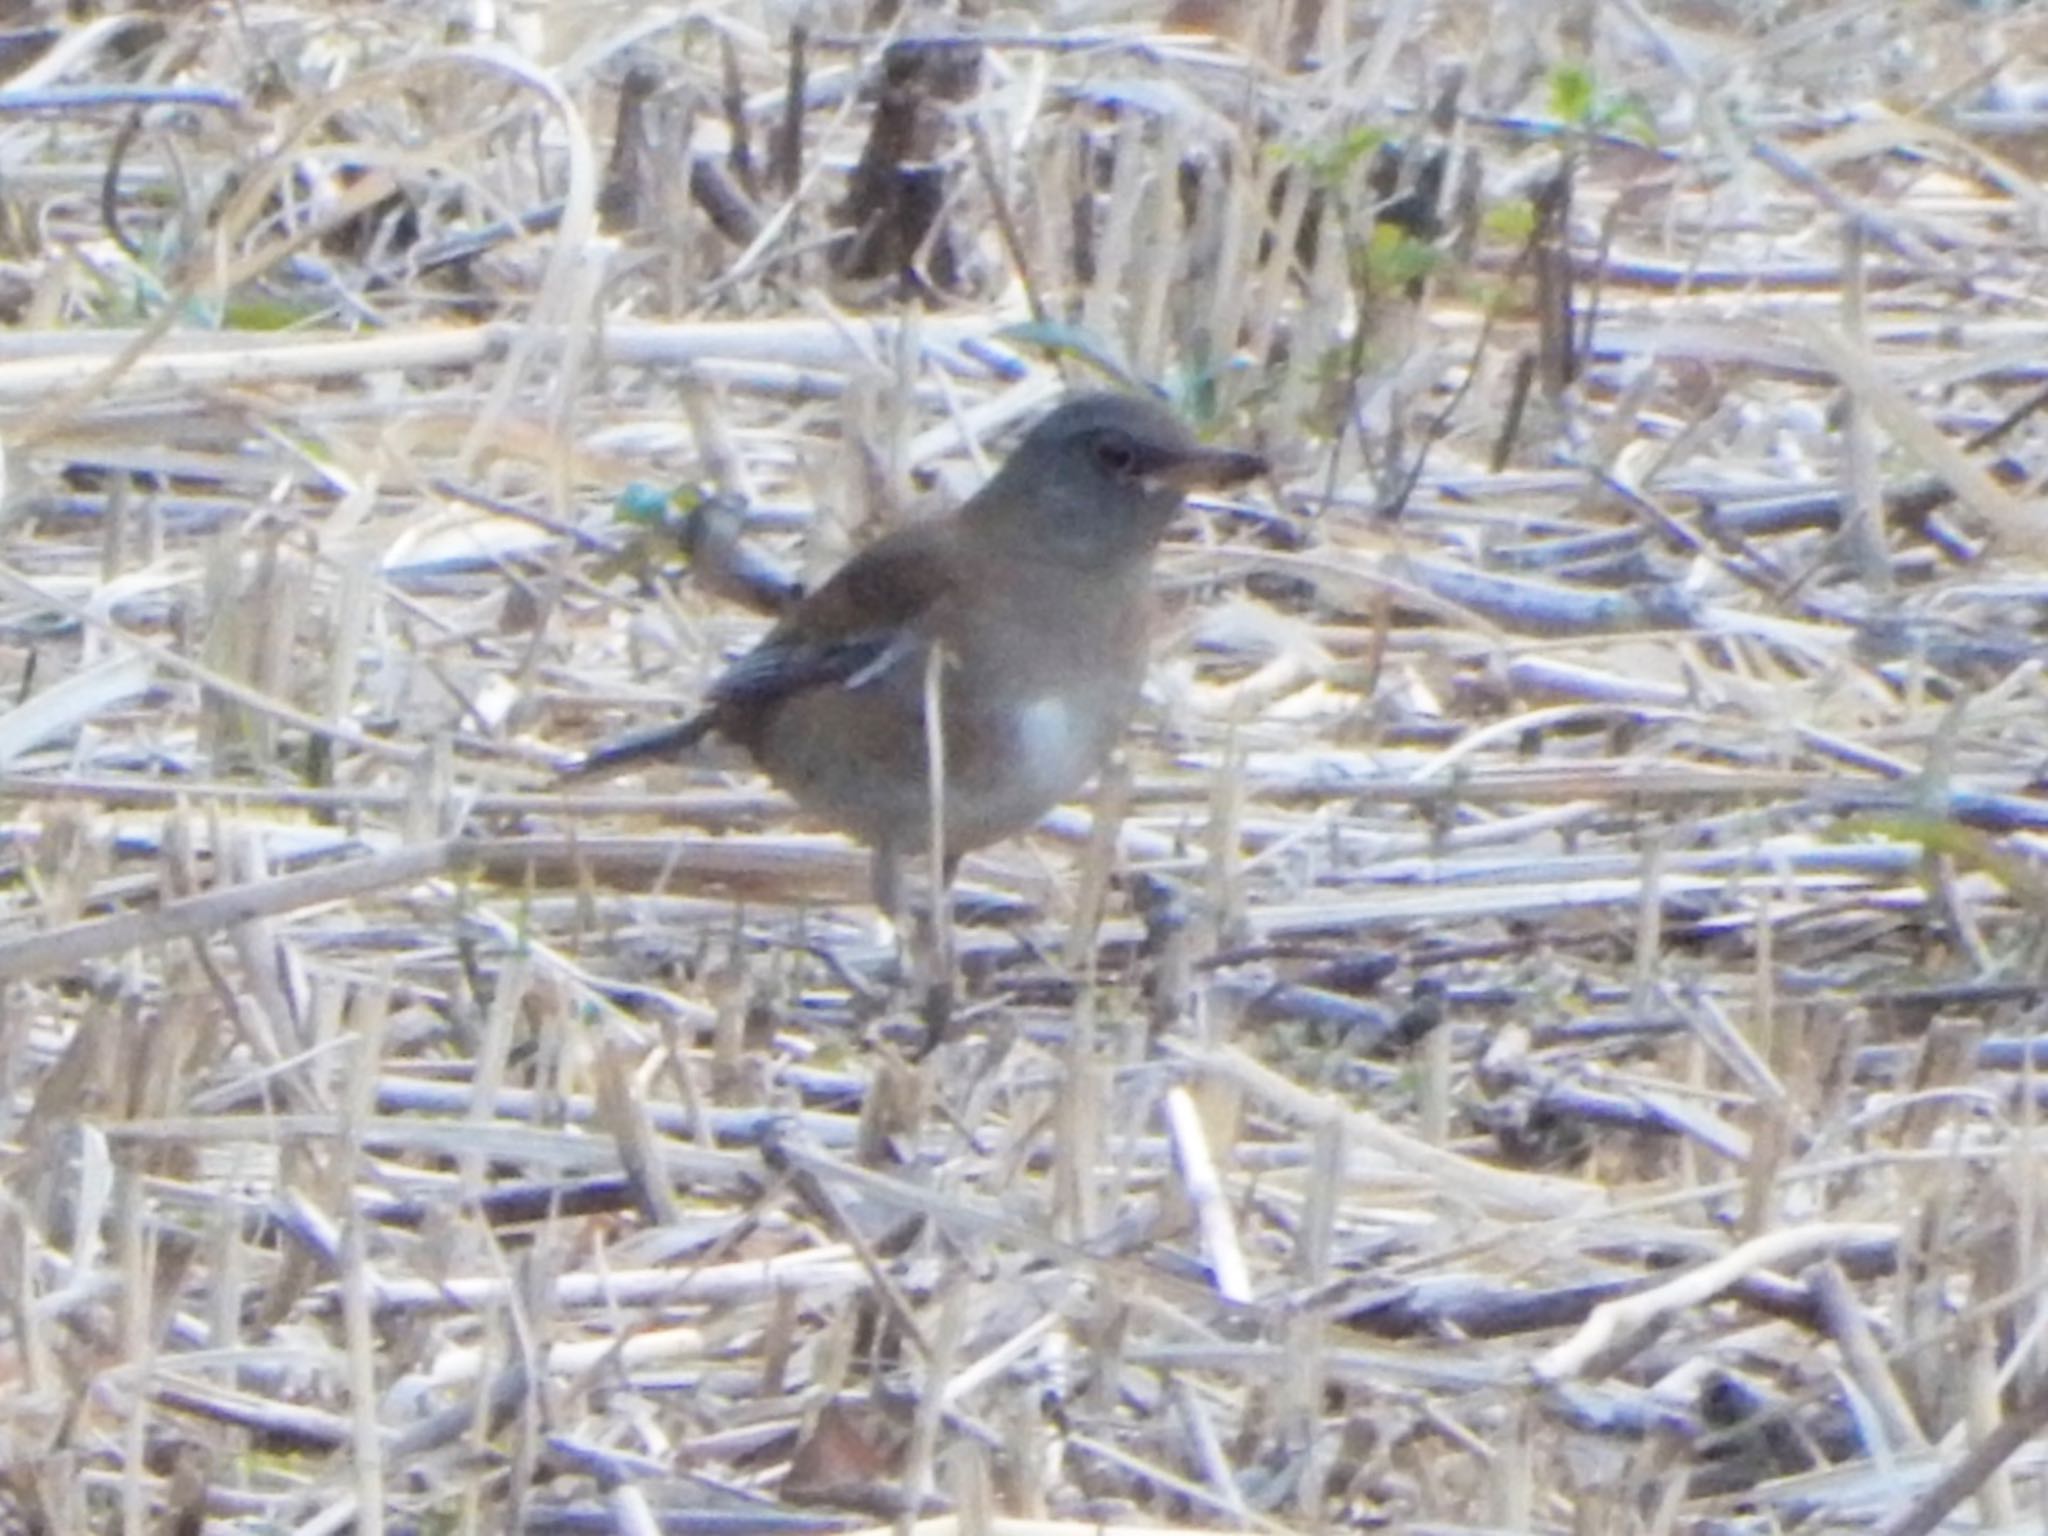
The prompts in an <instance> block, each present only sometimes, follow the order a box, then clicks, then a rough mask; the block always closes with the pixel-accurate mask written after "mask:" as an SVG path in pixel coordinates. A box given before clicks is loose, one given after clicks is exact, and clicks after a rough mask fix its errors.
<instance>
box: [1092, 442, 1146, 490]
mask: <svg viewBox="0 0 2048 1536" xmlns="http://www.w3.org/2000/svg"><path fill="white" fill-rule="evenodd" d="M1095 462H1096V464H1097V465H1098V466H1100V467H1101V468H1102V469H1103V470H1105V471H1107V472H1108V473H1109V474H1112V475H1114V476H1116V477H1117V479H1119V480H1127V479H1129V478H1130V477H1131V476H1132V475H1134V474H1136V473H1137V472H1138V445H1137V444H1135V443H1133V442H1132V441H1131V440H1130V439H1129V438H1127V437H1121V436H1116V437H1099V438H1097V439H1096V440H1095Z"/></svg>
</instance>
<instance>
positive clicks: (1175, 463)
mask: <svg viewBox="0 0 2048 1536" xmlns="http://www.w3.org/2000/svg"><path fill="white" fill-rule="evenodd" d="M1266 468H1267V464H1266V461H1265V460H1264V459H1263V458H1261V457H1260V456H1259V455H1257V454H1254V453H1248V452H1243V451H1239V450H1236V449H1231V448H1217V447H1211V446H1208V445H1206V444H1204V443H1203V442H1202V441H1200V440H1199V439H1198V438H1197V437H1196V436H1195V435H1194V433H1193V432H1192V431H1191V430H1190V429H1189V428H1188V427H1187V426H1186V425H1185V424H1184V423H1183V422H1182V420H1181V419H1180V418H1179V417H1178V416H1177V415H1175V414H1174V413H1173V412H1172V411H1171V410H1170V409H1168V408H1167V406H1166V405H1164V404H1163V403H1162V402H1160V401H1158V400H1156V399H1154V398H1151V397H1149V396H1146V395H1141V394H1134V393H1124V392H1117V391H1090V392H1084V393H1076V394H1070V395H1069V396H1067V397H1066V398H1064V399H1063V400H1062V401H1061V402H1060V403H1059V404H1057V405H1056V406H1055V407H1054V408H1053V409H1052V410H1051V411H1050V412H1048V413H1047V414H1046V415H1045V416H1044V417H1042V418H1041V419H1040V420H1039V421H1038V422H1037V424H1036V425H1034V426H1033V427H1031V429H1030V430H1029V431H1028V432H1026V433H1025V435H1024V437H1023V438H1022V439H1021V441H1019V442H1018V444H1017V446H1016V448H1015V449H1014V451H1012V453H1011V454H1010V456H1009V457H1008V459H1007V460H1006V461H1005V462H1004V463H1003V465H1002V466H1001V468H1000V469H999V470H998V471H997V472H996V474H995V475H994V477H993V478H991V479H990V480H989V481H988V483H987V484H986V485H984V486H983V487H982V488H981V490H980V491H978V492H977V493H976V494H974V495H973V496H971V497H969V498H968V499H967V500H966V501H965V502H963V503H962V504H961V505H960V506H959V507H958V508H957V509H956V510H954V511H953V512H952V513H950V514H949V515H946V516H942V517H939V518H935V519H931V520H928V521H926V522H922V523H918V524H913V525H911V526H908V527H904V528H900V529H897V530H896V531H894V532H892V533H889V534H887V535H885V536H884V537H882V538H881V539H879V540H877V541H876V542H875V543H873V544H871V545H869V546H867V547H866V548H865V549H863V550H861V551H859V552H858V553H857V554H855V555H854V556H853V557H852V558H851V559H850V560H848V561H847V562H846V564H844V565H843V566H841V567H840V568H839V569H838V570H837V571H836V572H835V573H834V574H833V575H832V576H831V577H830V578H828V579H827V580H826V581H825V582H824V583H823V584H822V585H821V586H819V587H818V588H817V589H816V590H814V591H812V592H810V593H808V594H807V595H805V596H803V597H801V598H799V599H798V600H796V601H795V602H794V603H793V604H792V605H791V606H790V607H789V608H788V609H787V611H786V612H784V614H783V615H782V617H781V618H780V619H779V621H778V622H777V623H776V624H775V625H774V626H773V627H772V628H771V629H770V630H769V631H768V633H767V635H766V637H765V638H763V639H762V640H761V641H760V642H759V643H758V644H757V645H756V646H755V647H754V648H753V649H752V650H751V651H749V652H747V653H745V654H744V655H742V656H740V657H739V658H738V659H737V660H736V661H734V662H732V663H731V664H730V665H729V666H728V667H727V669H726V670H725V671H724V672H723V673H722V674H721V675H720V676H719V677H718V678H717V679H716V681H714V682H713V683H712V685H711V687H710V689H709V691H708V693H707V695H706V697H705V699H704V702H703V705H702V707H701V708H700V709H699V710H698V711H697V712H696V713H695V714H693V715H691V716H689V717H688V718H686V719H683V720H681V721H679V722H676V723H673V724H667V725H663V726H658V727H655V728H653V729H650V730H644V731H641V732H639V733H636V734H634V735H630V736H627V737H624V738H621V739H620V740H618V741H615V742H613V743H611V744H609V745H601V746H599V747H597V748H596V749H594V750H593V751H591V752H590V753H589V754H587V755H586V756H585V757H584V758H583V759H582V760H581V761H580V763H577V764H576V765H574V766H573V767H572V769H571V770H570V771H571V775H572V776H573V777H577V778H582V777H585V776H589V775H595V774H608V773H611V772H613V771H616V770H618V769H621V768H624V767H628V766H631V765H633V764H637V763H642V762H645V761H647V760H649V759H666V758H673V757H677V756H680V755H683V754H686V753H688V752H689V751H691V750H692V749H693V748H695V747H697V746H698V744H699V743H700V742H702V741H703V740H704V739H705V738H706V737H708V736H711V735H713V734H716V735H719V736H722V737H724V738H726V739H728V740H730V741H732V742H735V743H737V744H738V745H739V746H741V747H742V748H744V749H745V750H746V751H747V752H748V753H749V754H750V755H751V756H752V758H753V759H754V761H755V762H756V763H757V764H758V765H759V767H760V768H761V769H762V770H763V771H764V772H765V773H766V774H767V776H768V777H769V779H770V780H771V781H773V782H774V783H775V784H776V785H777V786H778V787H779V788H781V789H782V790H783V791H784V792H785V793H787V794H788V795H789V796H790V797H791V798H792V799H793V800H795V801H796V803H797V805H798V806H799V807H800V808H801V809H802V810H804V811H805V812H807V813H809V814H810V815H812V816H813V817H815V818H817V819H818V820H821V821H823V822H825V823H826V824H828V825H830V826H832V827H834V828H836V829H838V830H839V831H842V832H844V833H847V834H848V835H850V836H851V837H853V838H854V839H856V840H857V841H859V842H861V843H863V844H865V845H866V846H867V847H868V848H869V849H870V850H871V856H872V876H873V878H872V888H873V895H874V900H875V903H876V905H877V906H878V907H879V908H881V910H882V911H883V912H884V913H885V914H889V915H892V916H893V915H895V913H896V912H897V910H898V908H899V905H900V900H901V887H900V878H901V877H900V868H901V865H902V862H903V861H904V860H905V859H907V858H910V857H916V856H923V855H925V854H928V853H930V852H931V851H932V850H931V846H930V845H931V843H932V841H933V838H932V833H933V831H934V829H935V827H936V828H937V829H938V830H939V840H940V842H941V844H942V847H941V848H940V850H939V854H940V869H941V874H940V878H941V881H942V885H943V886H946V887H950V885H951V882H952V877H953V873H954V871H955V869H956V867H957V865H958V862H959V860H960V857H961V856H962V855H963V854H966V853H970V852H972V851H974V850H975V849H977V848H981V847H985V846H987V845H988V844H991V843H995V842H1000V841H1002V840H1003V839H1005V838H1008V837H1011V836H1013V835H1015V834H1017V833H1020V832H1023V831H1025V830H1027V829H1028V828H1029V827H1031V826H1032V825H1033V824H1034V823H1036V822H1037V821H1039V820H1040V819H1041V818H1042V817H1044V815H1045V814H1046V812H1048V811H1049V810H1051V809H1052V808H1053V807H1054V806H1055V805H1058V804H1059V803H1060V802H1061V801H1063V800H1066V799H1068V798H1070V797H1072V796H1073V795H1074V794H1075V793H1076V792H1077V791H1078V790H1080V789H1081V788H1082V787H1083V786H1084V785H1085V784H1086V783H1087V782H1088V781H1089V780H1090V779H1091V778H1093V777H1094V776H1095V774H1096V773H1097V772H1098V771H1100V769H1101V768H1102V766H1103V765H1104V763H1105V762H1107V761H1108V759H1109V758H1110V756H1111V754H1112V753H1113V752H1114V751H1115V749H1116V747H1117V746H1118V744H1119V743H1120V742H1121V741H1122V739H1123V736H1124V733H1125V731H1126V729H1127V727H1128V726H1129V724H1130V721H1131V717H1132V715H1133V714H1134V713H1135V711H1136V709H1137V705H1138V701H1139V695H1140V692H1141V690H1142V688H1143V685H1144V680H1145V674H1146V669H1147V666H1148V663H1149V660H1150V644H1149V634H1150V621H1151V614H1152V607H1153V593H1152V569H1153V559H1154V555H1155V552H1156V551H1157V549H1158V546H1159V543H1160V540H1161V539H1162V538H1163V537H1164V535H1165V533H1166V531H1167V528H1168V526H1169V525H1170V524H1171V523H1172V522H1173V520H1174V518H1175V517H1176V515H1177V514H1178V513H1179V512H1180V510H1181V508H1182V506H1183V504H1184V499H1185V496H1186V493H1187V492H1188V491H1189V490H1191V489H1194V488H1197V487H1215V488H1222V487H1228V486H1232V485H1236V484H1239V483H1241V482H1243V481H1246V480H1249V479H1252V478H1254V477H1256V476H1258V475H1260V474H1262V473H1264V472H1265V471H1266ZM935 651H936V668H935V667H934V661H935V657H934V652H935ZM934 670H935V671H936V677H935V679H934V675H933V674H934ZM934 680H935V681H936V684H937V699H938V711H937V712H938V715H939V718H940V720H941V722H942V728H941V731H940V733H939V743H938V745H939V747H940V751H939V754H938V756H939V758H940V761H941V762H942V763H943V770H942V771H943V792H942V794H941V796H940V797H939V799H940V803H941V805H942V807H943V810H942V816H940V817H935V815H934V811H933V797H932V793H931V788H930V779H931V776H930V773H929V769H930V767H931V765H932V757H933V753H932V744H931V743H929V742H928V741H927V739H926V734H925V717H926V702H927V697H928V692H929V690H930V687H931V684H932V683H933V681H934Z"/></svg>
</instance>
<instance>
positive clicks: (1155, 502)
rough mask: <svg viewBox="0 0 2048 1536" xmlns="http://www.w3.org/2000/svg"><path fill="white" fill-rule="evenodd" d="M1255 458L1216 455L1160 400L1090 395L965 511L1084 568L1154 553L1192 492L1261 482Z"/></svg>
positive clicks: (1045, 423) (974, 521) (1036, 437)
mask: <svg viewBox="0 0 2048 1536" xmlns="http://www.w3.org/2000/svg"><path fill="white" fill-rule="evenodd" d="M1265 468H1266V461H1265V460H1264V459H1262V458H1260V457H1259V456H1258V455H1257V454H1255V453H1240V452H1238V451H1236V450H1234V449H1228V448H1211V447H1209V446H1208V445H1207V444H1205V443H1202V442H1200V441H1199V440H1197V439H1196V437H1195V435H1194V434H1193V433H1192V432H1190V431H1189V430H1188V429H1187V427H1186V425H1185V424H1184V423H1183V422H1182V421H1181V419H1180V418H1179V417H1178V416H1176V415H1174V413H1173V412H1172V411H1170V410H1168V409H1167V408H1166V407H1165V406H1164V405H1162V404H1160V403H1159V402H1158V401H1155V400H1150V399H1146V398H1144V397H1143V396H1139V395H1125V394H1110V393H1098V394H1084V395H1075V396H1072V397H1070V398H1069V399H1067V400H1066V401H1064V402H1063V403H1062V404H1060V405H1059V406H1057V407H1055V408H1054V409H1053V411H1052V412H1051V413H1050V414H1048V415H1047V416H1046V417H1045V418H1044V419H1043V420H1041V421H1040V422H1039V423H1038V424H1037V425H1036V426H1034V427H1033V428H1032V429H1031V430H1030V431H1029V432H1027V433H1026V434H1025V435H1024V440H1023V441H1022V442H1021V443H1019V444H1018V445H1017V448H1016V451H1015V452H1014V453H1012V454H1011V455H1010V457H1009V459H1008V461H1007V462H1005V463H1004V465H1003V467H1002V469H1001V470H1000V471H999V472H998V473H997V475H996V477H995V478H994V479H993V480H991V481H990V482H989V483H988V485H987V486H985V487H984V488H983V489H982V491H981V493H980V494H979V495H977V496H976V497H975V498H974V499H973V500H972V501H971V502H969V503H968V504H967V505H966V506H965V507H964V508H962V509H961V515H962V517H963V518H965V519H966V520H967V521H968V522H969V523H970V524H971V525H973V526H975V527H977V528H978V529H981V530H984V531H986V532H988V533H991V534H994V535H997V536H999V537H1001V538H1003V539H1004V540H1005V541H1008V540H1010V539H1020V540H1022V541H1025V542H1026V543H1027V544H1028V545H1029V546H1030V547H1031V548H1032V549H1033V551H1034V552H1035V553H1037V554H1038V555H1040V556H1041V557H1047V556H1049V557H1051V558H1053V559H1057V560H1061V561H1068V562H1073V563H1076V564H1082V565H1088V564H1094V563H1097V562H1101V561H1111V560H1118V559H1130V558H1133V557H1137V556H1142V555H1144V554H1147V553H1149V552H1150V551H1151V549H1152V548H1153V547H1154V546H1155V545H1156V544H1157V543H1158V542H1159V540H1160V537H1161V536H1162V535H1163V534H1164V533H1165V532H1166V528H1167V525H1168V524H1169V523H1170V522H1172V521H1173V518H1174V515H1175V514H1176V513H1177V512H1179V511H1180V508H1181V503H1182V501H1183V499H1184V498H1185V497H1186V495H1187V493H1188V492H1189V491H1190V490H1193V489H1195V488H1197V487H1221V486H1230V485H1235V484H1237V483H1238V482H1239V481H1242V480H1248V479H1250V478H1251V477H1252V476H1254V475H1257V474H1261V473H1263V472H1264V470H1265Z"/></svg>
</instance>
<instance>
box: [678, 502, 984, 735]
mask: <svg viewBox="0 0 2048 1536" xmlns="http://www.w3.org/2000/svg"><path fill="white" fill-rule="evenodd" d="M953 567H954V538H953V530H952V529H951V528H950V527H949V526H947V525H944V524H931V525H926V526H923V527H917V528H905V529H902V530H900V531H899V532H896V533H893V534H890V535H889V536H888V537H887V538H884V539H882V540H880V541H879V542H877V543H875V544H872V545H870V546H869V547H868V548H867V549H865V550H863V551H861V553H860V554H858V555H856V556H854V557H853V559H851V560H849V561H848V562H847V563H846V564H845V565H843V566H841V567H840V568H839V570H838V571H837V572H835V573H834V574H833V576H832V578H831V579H830V580H829V581H827V582H826V583H825V584H824V585H823V586H822V587H820V588H818V590H817V591H815V592H813V593H811V594H810V595H809V596H808V597H806V598H805V599H804V600H803V601H802V602H800V603H798V604H797V605H796V607H795V608H793V609H791V610H790V611H789V613H787V614H786V615H784V617H783V618H782V620H781V621H780V622H779V623H777V624H776V626H775V627H774V628H773V629H771V630H770V631H769V632H768V634H767V636H766V637H765V638H764V639H763V640H762V641H761V643H760V644H759V645H757V646H755V647H754V649H753V650H751V651H749V652H748V653H747V654H746V655H744V656H742V657H741V658H740V659H739V660H738V661H736V662H734V663H733V664H732V665H731V666H730V667H728V668H727V669H726V670H725V672H724V674H723V675H721V676H720V677H719V679H718V681H717V682H715V683H713V684H712V685H711V693H710V706H711V709H712V711H713V712H714V714H715V715H716V723H717V726H718V729H719V730H720V731H722V732H724V733H725V734H726V735H728V736H730V737H732V738H733V739H734V740H736V741H738V742H740V743H741V744H742V745H750V744H751V742H752V739H753V736H754V734H755V733H756V732H757V731H758V730H759V729H760V726H761V724H762V722H763V721H764V719H765V717H766V715H767V713H768V712H770V711H772V710H773V709H774V708H775V707H776V706H777V705H779V704H782V703H784V702H786V701H787V700H788V699H790V698H791V697H793V696H794V695H796V694H799V693H804V692H808V691H809V690H811V689H814V688H838V687H845V686H849V685H852V686H858V685H859V683H860V681H861V679H862V674H863V673H870V672H872V670H873V669H874V668H876V667H877V665H878V664H881V663H885V662H886V661H887V660H888V659H889V658H890V656H891V654H892V653H893V652H899V651H902V650H905V649H906V648H908V647H910V646H914V645H916V644H917V643H918V642H919V640H920V638H921V630H922V627H923V625H924V623H925V621H926V620H927V618H928V617H929V616H930V614H931V611H932V609H933V607H934V606H935V605H936V604H937V603H938V601H939V599H940V598H941V597H942V596H944V594H945V593H946V592H947V591H948V590H949V589H950V587H951V586H952V583H953Z"/></svg>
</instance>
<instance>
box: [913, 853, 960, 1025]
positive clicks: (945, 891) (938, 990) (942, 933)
mask: <svg viewBox="0 0 2048 1536" xmlns="http://www.w3.org/2000/svg"><path fill="white" fill-rule="evenodd" d="M959 868H960V861H959V859H957V858H949V859H936V860H934V861H933V862H932V906H931V926H930V927H929V928H928V929H926V928H923V927H920V929H919V932H918V938H919V940H920V943H919V946H918V947H919V948H920V949H922V950H925V951H926V953H925V954H924V955H923V956H922V957H921V958H922V960H923V964H922V965H921V966H920V967H919V971H921V973H922V974H921V975H920V976H919V980H920V981H921V982H922V983H923V986H922V989H921V991H920V994H919V1003H918V1012H919V1013H920V1014H922V1015H923V1016H924V1045H923V1047H922V1048H921V1049H920V1050H919V1052H918V1054H919V1055H920V1056H923V1055H926V1054H928V1053H929V1052H931V1051H932V1050H933V1049H934V1048H935V1047H936V1046H937V1045H938V1044H939V1042H940V1041H942V1040H944V1039H945V1038H946V1030H947V1026H949V1025H950V1024H951V1023H952V1022H953V974H954V970H955V965H956V957H955V955H954V953H953V876H954V875H955V874H956V873H957V872H958V871H959ZM926 939H929V941H930V942H929V944H926V943H925V942H923V941H924V940H926Z"/></svg>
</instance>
